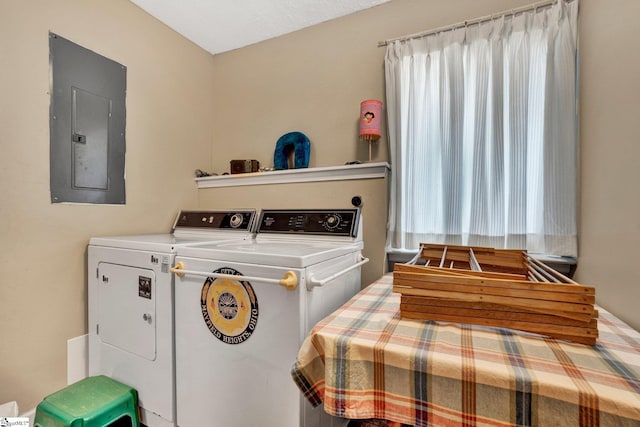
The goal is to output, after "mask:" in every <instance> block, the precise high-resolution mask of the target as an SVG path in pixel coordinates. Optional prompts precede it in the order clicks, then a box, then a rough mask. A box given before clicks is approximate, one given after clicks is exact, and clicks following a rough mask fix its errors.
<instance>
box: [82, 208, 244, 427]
mask: <svg viewBox="0 0 640 427" xmlns="http://www.w3.org/2000/svg"><path fill="white" fill-rule="evenodd" d="M256 219H257V214H256V211H255V210H238V211H232V212H227V211H225V212H222V211H206V212H205V211H183V212H180V214H179V215H178V217H177V218H176V221H175V223H174V226H173V231H172V232H171V233H165V234H145V235H137V236H115V237H94V238H92V239H91V240H90V242H89V247H88V269H87V271H88V312H89V325H88V331H89V375H99V374H103V375H107V376H110V377H111V378H114V379H116V380H119V381H121V382H123V383H125V384H127V385H129V386H131V387H134V388H135V389H136V390H137V391H138V397H139V404H140V407H141V411H140V416H141V421H142V422H143V423H144V424H145V425H147V426H149V427H169V426H175V425H176V411H175V359H174V356H175V347H174V311H173V300H174V289H173V287H174V275H173V274H171V273H170V272H169V268H170V267H171V266H172V265H173V263H174V258H175V256H176V249H177V248H178V247H180V246H182V245H188V244H195V243H203V242H221V241H241V240H244V239H252V238H253V232H254V227H255V222H256Z"/></svg>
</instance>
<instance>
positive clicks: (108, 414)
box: [34, 375, 140, 427]
mask: <svg viewBox="0 0 640 427" xmlns="http://www.w3.org/2000/svg"><path fill="white" fill-rule="evenodd" d="M34 426H35V427H106V426H113V427H116V426H117V427H125V426H132V427H140V419H139V417H138V392H137V391H136V390H135V389H134V388H132V387H129V386H127V385H124V384H122V383H120V382H118V381H115V380H113V379H111V378H109V377H106V376H104V375H98V376H95V377H89V378H85V379H83V380H81V381H78V382H77V383H74V384H71V385H69V386H67V387H65V388H63V389H62V390H60V391H57V392H55V393H53V394H51V395H49V396H47V397H45V398H44V400H43V401H42V402H40V404H39V405H38V407H37V408H36V418H35V423H34Z"/></svg>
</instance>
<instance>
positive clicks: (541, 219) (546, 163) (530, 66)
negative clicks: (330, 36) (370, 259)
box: [385, 0, 578, 256]
mask: <svg viewBox="0 0 640 427" xmlns="http://www.w3.org/2000/svg"><path fill="white" fill-rule="evenodd" d="M577 15H578V1H577V0H575V1H573V2H570V3H565V2H564V1H559V2H558V3H556V4H555V5H553V6H551V7H549V8H540V9H538V10H533V11H531V12H526V13H520V14H517V15H516V16H506V17H501V18H498V19H494V20H491V21H488V22H483V23H480V24H475V25H470V26H469V27H466V28H460V29H455V30H451V31H445V32H440V33H437V34H434V35H431V36H427V37H424V38H421V39H413V40H406V41H395V42H392V43H390V45H389V46H388V48H387V53H386V57H385V77H386V88H387V114H388V125H389V141H390V147H391V159H390V160H391V163H392V173H391V185H390V190H391V191H390V208H389V230H388V231H389V233H388V241H387V246H388V249H390V250H395V249H399V250H412V249H417V248H418V246H419V244H420V243H421V242H433V243H448V244H469V245H477V246H492V247H506V248H525V249H527V250H529V251H531V252H540V253H546V254H554V255H565V256H576V255H577V238H576V234H577V228H576V192H577V131H576V129H577V107H576V105H577V102H576V73H577V68H576V55H577V40H576V38H577Z"/></svg>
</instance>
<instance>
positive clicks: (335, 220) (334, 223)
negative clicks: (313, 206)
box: [324, 214, 342, 230]
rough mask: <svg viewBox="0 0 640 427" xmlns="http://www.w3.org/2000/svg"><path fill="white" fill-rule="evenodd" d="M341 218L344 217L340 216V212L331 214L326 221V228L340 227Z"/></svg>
mask: <svg viewBox="0 0 640 427" xmlns="http://www.w3.org/2000/svg"><path fill="white" fill-rule="evenodd" d="M341 220H342V218H340V215H338V214H332V215H329V216H328V217H327V219H326V220H325V221H324V228H326V229H327V230H334V229H335V228H337V227H338V225H340V221H341Z"/></svg>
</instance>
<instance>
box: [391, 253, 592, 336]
mask: <svg viewBox="0 0 640 427" xmlns="http://www.w3.org/2000/svg"><path fill="white" fill-rule="evenodd" d="M420 257H421V258H422V259H423V260H425V262H426V265H406V264H396V266H395V269H394V272H393V290H394V292H398V293H400V294H401V297H400V315H401V316H402V317H404V318H411V319H422V320H434V321H443V322H457V323H469V324H474V325H483V326H492V327H500V328H510V329H518V330H522V331H526V332H532V333H536V334H541V335H546V336H550V337H553V338H559V339H564V340H569V341H573V342H578V343H583V344H588V345H594V344H595V342H596V339H597V337H598V323H597V318H598V312H597V310H596V309H595V289H594V288H593V287H590V286H584V285H581V284H578V283H576V282H574V281H573V280H571V279H569V278H568V277H566V276H564V275H562V274H560V273H558V272H556V271H555V270H553V269H551V268H550V267H548V266H546V265H545V264H543V263H541V262H540V261H538V260H536V259H534V258H532V257H530V256H529V255H528V254H527V253H526V251H522V250H501V249H493V248H481V247H469V246H445V245H433V244H423V245H422V249H421V253H420Z"/></svg>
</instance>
